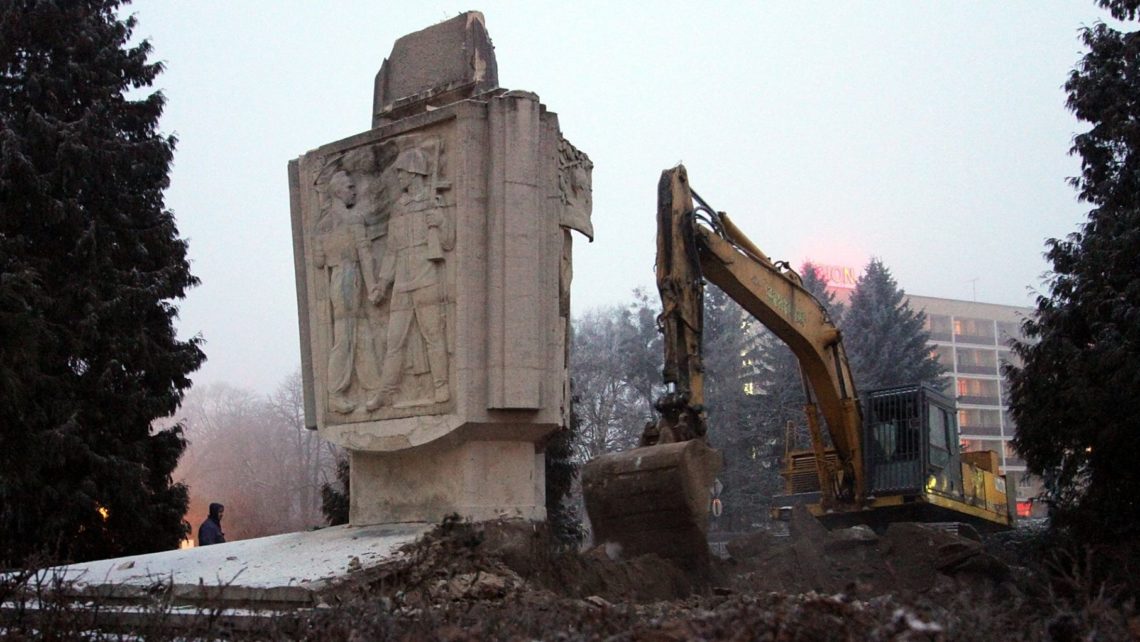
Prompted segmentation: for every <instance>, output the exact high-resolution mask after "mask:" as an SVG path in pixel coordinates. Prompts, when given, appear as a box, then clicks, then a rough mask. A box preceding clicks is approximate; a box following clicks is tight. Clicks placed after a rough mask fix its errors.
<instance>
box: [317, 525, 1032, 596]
mask: <svg viewBox="0 0 1140 642" xmlns="http://www.w3.org/2000/svg"><path fill="white" fill-rule="evenodd" d="M790 531H791V536H790V537H777V536H773V535H771V534H768V533H765V532H758V533H754V534H750V535H747V536H744V537H741V538H739V539H737V540H734V541H732V542H729V544H728V546H727V548H728V552H729V554H730V558H729V559H727V560H713V563H712V565H711V567H709V568H707V569H702V572H697V573H694V572H692V571H690V572H685V571H683V570H682V569H681V568H679V567H678V566H677V565H675V564H673V563H670V562H669V561H668V560H664V559H661V558H659V557H657V556H655V555H644V556H640V557H637V558H634V559H621V557H620V555H618V554H617V552H616V551H615V550H614V549H615V547H613V546H604V545H603V546H598V547H595V548H593V549H591V550H588V551H585V552H581V553H579V552H577V551H568V550H560V549H559V548H558V547H557V546H555V545H553V544H552V542H551V540H550V536H549V534H548V533H547V531H546V530H545V528H544V527H543V526H542V525H536V524H532V523H529V522H522V521H500V522H488V523H481V524H470V523H465V522H461V521H459V520H448V521H445V522H444V523H443V524H442V525H440V526H439V527H438V528H436V529H434V530H433V531H432V532H430V533H429V534H428V535H426V536H425V537H424V538H422V539H421V540H419V541H417V542H416V543H415V544H412V545H409V546H408V547H406V548H405V549H403V550H402V551H401V555H400V556H398V557H396V558H394V559H392V560H389V561H388V562H386V563H384V564H382V565H380V566H377V567H373V568H370V569H365V570H361V571H360V572H358V573H356V574H355V576H354V577H353V580H352V581H351V582H350V583H348V584H345V585H342V586H341V587H339V589H338V590H337V592H336V593H335V594H333V595H331V596H330V599H333V600H336V599H341V597H340V596H343V595H344V594H346V593H354V594H355V593H359V592H360V591H366V592H368V593H370V594H373V595H375V596H377V597H378V598H380V599H383V600H385V601H386V602H387V603H390V604H391V605H392V607H393V608H403V609H420V608H424V607H427V606H430V605H433V604H439V603H442V602H447V601H454V600H472V599H474V600H480V599H505V598H516V599H517V598H519V597H520V596H521V595H523V594H532V593H536V592H537V593H542V594H547V597H557V598H571V599H591V600H595V601H599V602H609V603H617V602H634V603H647V602H654V601H665V600H679V599H684V598H686V597H689V596H692V595H711V594H718V593H719V594H720V595H742V594H755V593H765V592H776V593H784V594H806V593H811V592H815V593H817V594H821V595H830V594H840V593H842V594H844V595H847V596H851V597H853V598H860V599H867V598H871V597H874V596H880V595H888V594H890V595H900V596H918V595H937V594H947V595H949V594H956V593H959V592H961V591H963V590H970V591H973V592H978V593H985V594H993V593H995V592H1002V591H1007V590H1008V589H1009V588H1010V586H1011V579H1012V577H1013V574H1012V573H1011V570H1010V567H1009V566H1008V565H1007V564H1006V563H1005V562H1002V561H1001V560H999V559H997V558H996V557H994V556H993V555H990V554H989V553H987V552H986V550H985V549H984V547H983V546H982V544H981V543H980V542H979V541H975V540H973V539H970V538H968V537H963V536H960V535H957V534H954V533H950V532H945V531H942V530H938V529H935V528H930V527H927V526H924V525H921V524H913V523H899V524H892V525H891V526H890V527H889V528H888V529H887V531H886V532H885V533H884V534H883V535H881V536H880V535H876V534H875V533H874V532H873V531H871V530H870V529H868V528H866V527H853V528H848V529H844V530H839V531H834V532H830V531H827V530H826V529H825V528H824V527H823V526H822V525H820V524H819V523H818V522H817V521H816V520H815V519H813V518H812V517H811V516H810V515H807V514H806V513H799V512H797V513H795V514H794V515H793V518H792V522H791V525H790Z"/></svg>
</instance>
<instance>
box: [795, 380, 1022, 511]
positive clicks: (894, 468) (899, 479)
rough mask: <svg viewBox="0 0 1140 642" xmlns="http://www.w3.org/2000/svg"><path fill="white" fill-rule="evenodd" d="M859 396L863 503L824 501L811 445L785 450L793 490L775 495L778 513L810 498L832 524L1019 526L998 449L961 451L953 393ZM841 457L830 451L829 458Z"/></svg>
mask: <svg viewBox="0 0 1140 642" xmlns="http://www.w3.org/2000/svg"><path fill="white" fill-rule="evenodd" d="M860 401H861V404H860V405H861V407H862V414H863V439H864V443H863V457H864V461H863V470H864V471H865V472H866V475H867V483H866V485H867V497H866V499H865V502H864V503H863V506H862V509H861V510H829V509H827V508H825V507H824V506H823V505H822V502H821V492H820V489H819V483H818V476H817V475H816V458H815V453H814V451H812V450H806V449H805V450H792V451H789V452H787V453H786V457H785V467H784V470H783V471H781V474H782V475H783V476H784V481H785V491H786V494H785V495H780V496H777V497H775V498H774V504H775V505H776V506H778V507H779V508H777V509H776V510H775V511H774V513H776V514H779V515H786V514H787V512H788V510H789V509H790V508H791V507H793V506H795V505H801V504H803V505H806V506H807V507H808V509H809V510H810V511H811V512H812V513H813V514H814V515H815V516H816V517H817V518H819V520H820V521H821V522H823V523H824V524H825V525H826V526H828V527H829V528H842V527H846V526H852V525H855V524H864V525H868V526H871V527H872V528H874V529H876V530H882V529H883V528H885V527H886V526H887V525H888V524H890V523H891V522H898V521H917V522H953V523H967V524H970V525H971V526H973V527H975V528H976V529H977V530H979V531H983V532H986V531H994V530H1001V529H1005V528H1009V527H1011V526H1012V525H1013V523H1014V521H1013V520H1014V513H1015V511H1013V510H1012V508H1013V506H1014V504H1013V498H1012V496H1011V495H1010V493H1011V491H1012V490H1013V489H1012V488H1010V487H1007V485H1006V484H1005V479H1004V478H1003V477H1002V476H1001V475H1000V474H999V470H998V467H997V466H998V463H997V457H996V453H992V452H989V451H983V452H974V453H963V452H960V449H959V447H958V426H957V421H956V415H957V413H956V411H955V407H954V402H953V400H951V399H950V398H948V397H946V396H945V395H943V394H942V393H940V392H939V391H937V390H935V389H934V388H933V387H931V386H929V385H917V384H916V385H908V386H895V387H891V388H883V389H879V390H872V391H869V392H866V393H864V394H863V395H862V396H861V399H860ZM835 456H836V455H835V453H834V451H831V450H830V449H828V450H826V451H825V457H827V458H829V459H831V460H834V459H835Z"/></svg>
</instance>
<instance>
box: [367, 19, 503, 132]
mask: <svg viewBox="0 0 1140 642" xmlns="http://www.w3.org/2000/svg"><path fill="white" fill-rule="evenodd" d="M498 86H499V71H498V67H497V65H496V64H495V48H494V46H493V45H492V44H491V37H490V36H489V35H487V27H486V25H485V24H484V22H483V14H482V13H480V12H478V11H468V12H466V13H461V14H459V15H458V16H456V17H454V18H452V19H450V20H447V21H444V22H441V23H439V24H437V25H433V26H431V27H428V28H427V29H423V30H421V31H417V32H415V33H410V34H408V35H406V36H404V37H402V38H400V39H399V40H397V41H396V44H395V45H393V46H392V53H390V54H389V55H388V57H387V58H385V59H384V63H383V64H382V65H381V66H380V72H379V73H377V74H376V88H375V93H374V95H373V103H372V125H373V127H375V126H378V125H382V124H384V123H387V122H391V121H394V120H397V119H399V118H402V117H405V116H408V115H411V114H413V113H416V112H419V111H423V110H424V109H425V108H426V107H428V106H432V107H437V106H439V105H442V104H447V103H451V102H455V101H456V100H460V99H463V98H470V97H471V96H474V95H476V94H480V93H483V92H485V91H489V90H492V89H496V88H497V87H498Z"/></svg>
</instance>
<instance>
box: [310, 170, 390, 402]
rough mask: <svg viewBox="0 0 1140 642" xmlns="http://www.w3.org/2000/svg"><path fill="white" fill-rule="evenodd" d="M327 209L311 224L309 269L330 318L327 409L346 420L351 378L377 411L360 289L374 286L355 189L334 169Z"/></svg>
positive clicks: (375, 375) (373, 359) (365, 305)
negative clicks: (316, 271)
mask: <svg viewBox="0 0 1140 642" xmlns="http://www.w3.org/2000/svg"><path fill="white" fill-rule="evenodd" d="M326 192H327V194H328V196H329V199H328V204H327V206H326V208H325V210H324V212H323V213H322V216H321V218H320V220H319V221H318V222H317V226H316V234H315V235H314V246H313V264H314V265H316V267H317V268H320V269H321V270H322V275H323V276H324V278H325V279H327V281H326V282H327V284H328V298H329V308H330V313H331V320H332V328H331V337H330V339H331V341H330V343H331V345H332V347H331V348H329V360H328V392H329V409H331V410H332V411H333V412H335V413H338V414H342V415H347V414H349V413H351V412H352V411H354V410H355V409H356V407H357V403H356V402H355V401H353V400H352V399H351V398H349V396H348V391H349V389H350V388H351V387H352V384H353V381H354V378H355V380H356V382H357V383H358V384H359V385H360V386H361V387H363V388H364V389H365V390H368V391H370V396H369V398H368V400H367V402H366V406H367V408H368V409H369V410H375V409H376V408H378V407H379V406H380V397H379V387H380V375H379V373H378V368H377V363H376V354H375V353H374V352H373V348H372V346H373V340H372V328H371V325H370V324H369V322H368V309H367V308H368V301H367V299H366V297H365V293H366V291H367V290H366V288H368V290H371V289H372V288H374V287H375V279H374V277H373V265H372V253H371V247H370V240H369V238H368V235H367V234H366V233H365V230H364V221H363V219H362V218H361V216H360V214H359V211H358V210H357V209H356V208H355V206H356V185H355V184H354V182H353V180H352V178H351V177H350V176H349V175H348V173H347V172H345V171H343V170H339V171H337V172H335V173H334V174H333V175H332V177H331V178H330V179H329V182H328V185H327V188H326Z"/></svg>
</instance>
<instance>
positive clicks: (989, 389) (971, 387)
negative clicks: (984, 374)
mask: <svg viewBox="0 0 1140 642" xmlns="http://www.w3.org/2000/svg"><path fill="white" fill-rule="evenodd" d="M999 390H1000V386H999V384H998V381H997V379H972V378H969V377H958V402H959V403H964V404H974V405H979V406H996V405H999V404H1000V402H1001V399H1000V398H999V396H998V395H999V394H1000V393H999V392H998V391H999Z"/></svg>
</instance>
